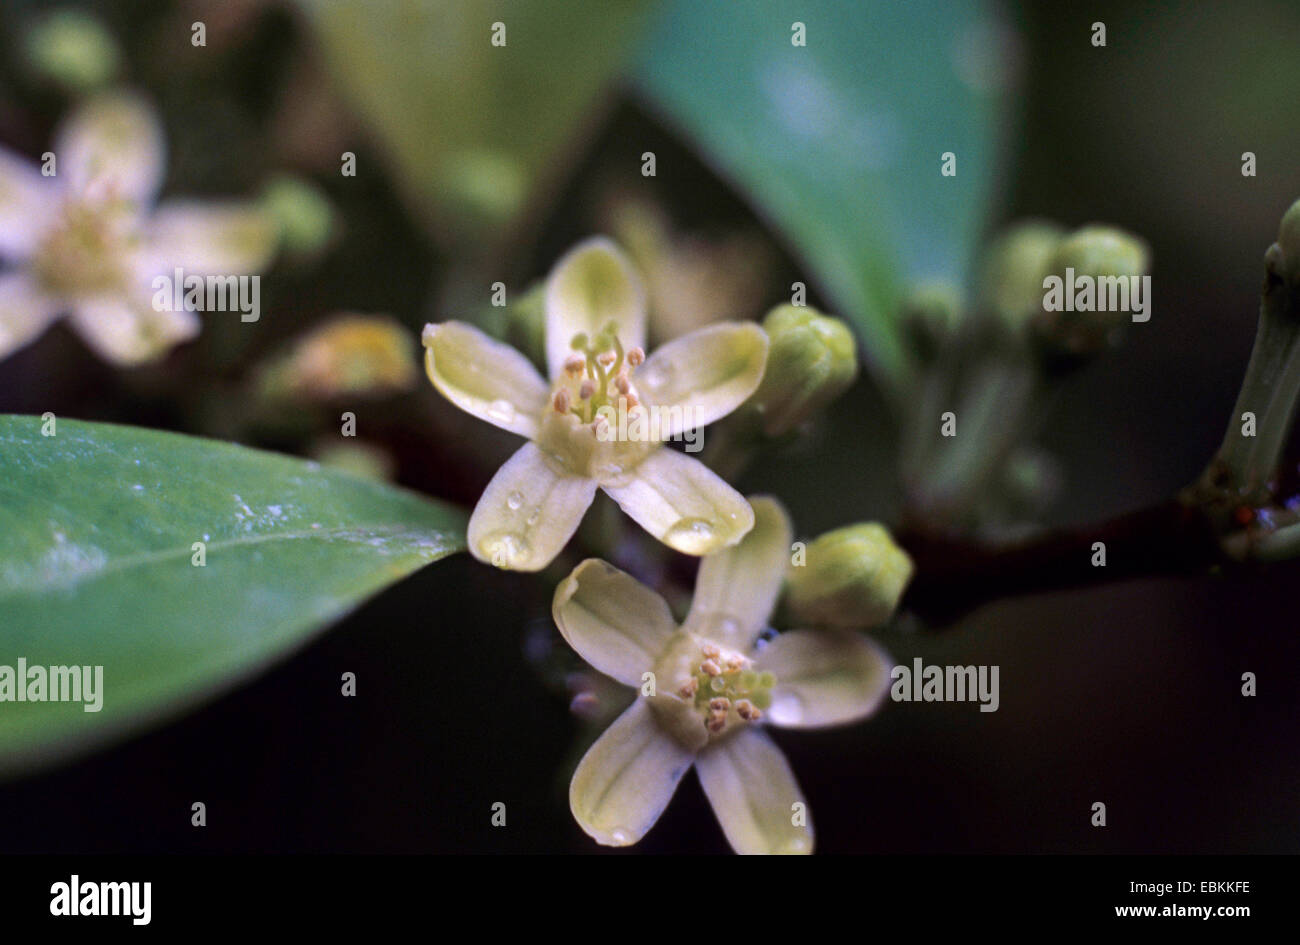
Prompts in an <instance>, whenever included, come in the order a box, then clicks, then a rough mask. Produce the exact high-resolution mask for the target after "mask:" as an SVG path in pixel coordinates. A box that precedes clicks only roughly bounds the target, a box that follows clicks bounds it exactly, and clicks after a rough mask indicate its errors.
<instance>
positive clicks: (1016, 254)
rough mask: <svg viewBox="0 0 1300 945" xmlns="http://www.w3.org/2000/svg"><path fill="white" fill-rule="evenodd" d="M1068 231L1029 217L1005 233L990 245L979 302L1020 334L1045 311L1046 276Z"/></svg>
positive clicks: (982, 274)
mask: <svg viewBox="0 0 1300 945" xmlns="http://www.w3.org/2000/svg"><path fill="white" fill-rule="evenodd" d="M1064 236H1065V230H1064V229H1062V228H1061V227H1059V226H1057V225H1056V224H1055V223H1048V222H1046V221H1044V220H1026V221H1024V222H1023V223H1018V224H1016V225H1015V226H1013V227H1011V228H1010V229H1008V230H1006V231H1005V232H1003V233H1002V234H1001V235H1000V236H999V237H998V238H997V239H996V240H995V241H994V242H993V244H992V245H991V246H990V247H989V249H988V251H987V253H986V254H985V257H984V265H983V270H982V272H981V274H980V287H979V305H980V308H981V309H982V310H983V311H986V312H988V313H989V314H991V315H993V316H994V317H995V318H997V319H998V320H999V321H1000V322H1001V323H1002V324H1003V325H1005V326H1006V327H1007V328H1009V329H1010V330H1011V331H1012V332H1015V333H1019V332H1021V331H1023V330H1024V329H1025V326H1026V324H1027V323H1029V322H1032V321H1035V320H1037V318H1038V316H1039V315H1040V314H1041V313H1042V310H1043V277H1044V276H1045V275H1047V273H1048V271H1049V270H1048V267H1049V265H1050V263H1051V260H1052V256H1053V254H1054V253H1055V252H1056V249H1057V246H1058V245H1059V244H1060V242H1061V240H1062V238H1064Z"/></svg>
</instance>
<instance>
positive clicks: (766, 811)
mask: <svg viewBox="0 0 1300 945" xmlns="http://www.w3.org/2000/svg"><path fill="white" fill-rule="evenodd" d="M695 770H696V772H697V773H698V774H699V776H700V785H701V786H702V787H703V788H704V793H705V795H707V796H708V798H709V803H710V804H711V805H713V813H714V814H716V815H717V817H718V823H719V824H721V825H722V832H723V833H724V834H726V835H727V842H728V843H730V844H731V847H732V849H733V850H735V851H736V852H737V853H744V854H754V853H811V852H812V848H813V828H812V817H811V815H810V814H809V813H808V804H807V802H806V801H805V800H804V797H803V793H802V792H801V791H800V790H799V783H798V782H797V781H795V779H794V772H793V771H791V770H790V763H789V762H788V761H786V760H785V755H784V754H782V753H781V749H780V748H778V747H777V746H776V743H775V742H773V741H772V739H771V738H770V737H768V735H767V733H766V732H764V731H763V730H762V729H761V728H755V727H753V726H748V727H746V728H743V729H741V730H740V731H738V732H736V733H735V734H734V735H731V736H728V737H726V738H723V739H721V740H720V741H717V742H714V743H712V744H710V745H709V746H708V747H707V748H705V749H704V750H703V751H701V752H700V753H699V755H698V756H697V757H696V759H695ZM795 805H799V806H797V807H796V806H795ZM797 824H798V825H797Z"/></svg>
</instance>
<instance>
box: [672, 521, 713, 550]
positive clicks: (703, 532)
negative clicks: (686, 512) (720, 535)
mask: <svg viewBox="0 0 1300 945" xmlns="http://www.w3.org/2000/svg"><path fill="white" fill-rule="evenodd" d="M713 543H714V531H713V526H712V525H711V524H709V522H707V521H706V520H705V519H702V518H684V519H682V520H681V521H680V522H678V523H677V524H675V525H673V527H672V528H670V529H668V532H667V533H666V534H665V535H664V544H666V545H668V546H669V547H672V548H676V549H677V550H678V551H680V552H683V553H684V554H688V555H701V554H704V553H705V552H706V551H708V550H709V549H710V548H711V547H713Z"/></svg>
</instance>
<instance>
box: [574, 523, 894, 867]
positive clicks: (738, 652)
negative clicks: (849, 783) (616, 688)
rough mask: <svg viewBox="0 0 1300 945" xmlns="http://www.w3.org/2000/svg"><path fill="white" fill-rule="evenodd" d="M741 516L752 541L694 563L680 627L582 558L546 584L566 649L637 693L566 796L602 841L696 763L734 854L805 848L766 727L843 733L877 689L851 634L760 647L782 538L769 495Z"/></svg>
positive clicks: (632, 821) (864, 644)
mask: <svg viewBox="0 0 1300 945" xmlns="http://www.w3.org/2000/svg"><path fill="white" fill-rule="evenodd" d="M752 506H753V509H754V515H755V520H756V521H755V525H754V528H753V530H752V531H751V532H750V533H749V534H748V535H747V536H746V537H745V538H744V539H743V540H742V541H741V542H740V543H739V544H737V545H735V546H734V547H731V548H727V549H725V550H723V551H720V552H718V553H717V554H714V555H711V556H709V557H707V558H704V559H703V560H702V561H701V562H700V573H699V578H698V581H697V583H696V591H695V598H694V600H693V602H692V604H691V609H690V612H689V614H688V615H687V617H686V620H685V622H684V623H683V624H682V625H681V627H678V626H677V625H676V623H675V622H674V620H673V618H672V614H671V613H670V612H669V609H668V604H667V602H665V601H664V600H663V598H661V597H660V596H659V595H658V594H656V593H655V592H654V591H652V590H650V589H649V588H647V587H645V586H644V585H642V584H641V583H639V582H638V581H636V580H635V579H634V578H632V577H630V576H629V575H627V574H625V573H623V572H622V571H620V570H618V569H617V568H615V567H613V566H612V565H609V564H606V563H605V562H604V561H600V560H597V559H589V560H587V561H584V562H583V563H582V564H580V565H579V566H578V567H577V568H576V569H574V571H573V573H572V574H570V575H569V576H568V577H567V578H566V579H565V580H564V581H563V582H561V584H560V586H559V587H558V588H557V589H556V592H555V602H554V606H553V613H554V616H555V623H556V625H557V626H558V627H559V628H560V632H561V634H563V636H564V639H565V640H567V641H568V643H569V645H570V646H572V647H573V648H574V649H575V650H576V651H577V652H578V653H579V654H580V655H581V656H582V658H583V659H585V660H586V661H587V662H588V663H590V664H591V665H592V666H593V667H595V668H596V669H598V670H600V671H601V672H602V673H605V674H606V675H608V676H611V677H613V678H614V679H616V680H618V681H619V682H622V683H625V684H627V685H629V686H633V687H636V688H637V689H638V691H639V694H638V696H637V698H636V701H634V702H633V703H632V705H631V707H630V708H628V709H627V710H626V711H625V712H624V713H623V714H622V715H620V716H619V717H618V718H617V719H616V720H615V721H614V722H613V723H612V724H611V725H610V727H609V728H608V729H607V730H606V731H605V732H604V734H603V735H601V736H600V738H599V739H597V740H596V742H595V744H593V745H592V746H591V748H590V749H589V750H588V751H587V754H586V755H585V756H584V757H583V759H582V761H581V762H580V763H579V764H578V768H577V771H575V772H574V775H573V781H572V783H571V784H570V786H569V806H570V808H571V809H572V811H573V816H574V817H575V818H576V819H577V821H578V823H579V824H580V825H581V826H582V829H583V830H585V831H586V832H587V833H588V834H589V835H590V836H592V837H593V838H595V839H596V841H597V842H599V843H602V844H606V845H611V846H624V845H627V844H631V843H636V842H637V841H638V840H640V839H641V837H642V836H644V835H645V833H646V831H648V830H649V829H650V828H651V827H652V826H653V825H654V823H655V821H656V820H658V819H659V815H660V814H661V813H662V812H663V810H664V808H665V807H666V806H667V805H668V802H669V800H671V799H672V796H673V793H674V791H676V789H677V784H678V782H679V781H680V780H681V779H682V777H683V775H685V774H686V771H687V769H689V768H690V767H691V765H692V764H694V765H695V770H696V772H697V773H698V775H699V779H700V784H701V785H702V786H703V788H704V793H705V794H706V795H707V796H708V798H709V803H710V804H711V805H712V806H713V810H714V813H715V814H716V815H717V818H718V821H719V823H721V825H722V830H723V832H724V833H725V834H726V836H727V840H728V841H729V842H730V843H731V846H732V847H733V848H734V849H735V850H736V851H737V852H739V853H810V852H811V851H812V845H813V828H812V820H811V817H810V816H809V814H808V812H807V804H806V802H805V801H804V798H803V795H802V793H801V792H800V790H799V785H798V784H797V783H796V781H795V778H794V775H793V773H792V772H791V771H790V765H789V763H788V762H787V761H786V759H785V756H784V755H783V754H782V753H781V750H780V749H779V748H778V747H777V746H776V745H775V743H774V742H773V741H772V740H771V738H770V737H769V736H768V735H767V734H766V733H765V732H764V731H763V724H764V723H768V722H770V723H771V724H773V725H776V726H783V727H791V728H813V727H822V726H828V725H839V724H844V723H847V722H853V721H856V720H858V719H861V718H863V717H865V716H867V715H870V714H871V713H872V712H873V711H874V710H875V709H876V707H877V706H878V705H879V704H880V701H881V699H882V698H883V697H884V694H885V692H886V691H887V688H888V685H889V661H888V659H887V657H886V656H885V654H884V653H883V652H882V651H881V650H880V649H879V648H878V647H877V646H876V645H875V644H874V643H872V642H870V641H869V640H868V639H867V638H865V637H863V636H861V635H860V634H856V633H851V632H847V631H831V632H819V631H808V630H793V631H787V632H785V633H781V634H778V635H777V636H776V637H774V638H773V639H771V640H770V641H768V642H767V643H766V644H765V645H764V644H762V643H760V642H759V641H760V636H761V635H762V633H763V630H764V628H765V627H766V624H767V620H768V617H769V615H770V612H771V610H772V608H773V606H774V605H775V603H776V599H777V597H778V596H779V594H780V591H781V584H782V579H783V577H784V575H785V572H786V566H787V564H788V562H789V554H790V541H791V538H792V533H791V527H790V522H789V519H788V517H787V516H786V513H785V510H784V509H783V508H782V507H781V505H780V504H779V503H778V502H777V501H776V500H775V499H771V498H755V499H753V500H752ZM648 690H649V691H648ZM651 693H652V694H651Z"/></svg>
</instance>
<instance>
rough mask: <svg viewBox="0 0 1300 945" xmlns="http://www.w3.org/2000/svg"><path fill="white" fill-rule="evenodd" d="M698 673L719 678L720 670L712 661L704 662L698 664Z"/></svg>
mask: <svg viewBox="0 0 1300 945" xmlns="http://www.w3.org/2000/svg"><path fill="white" fill-rule="evenodd" d="M700 672H702V673H704V674H705V675H706V676H720V675H721V674H722V668H721V667H720V666H718V664H717V663H715V662H714V661H713V660H705V661H704V662H703V663H701V664H700Z"/></svg>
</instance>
